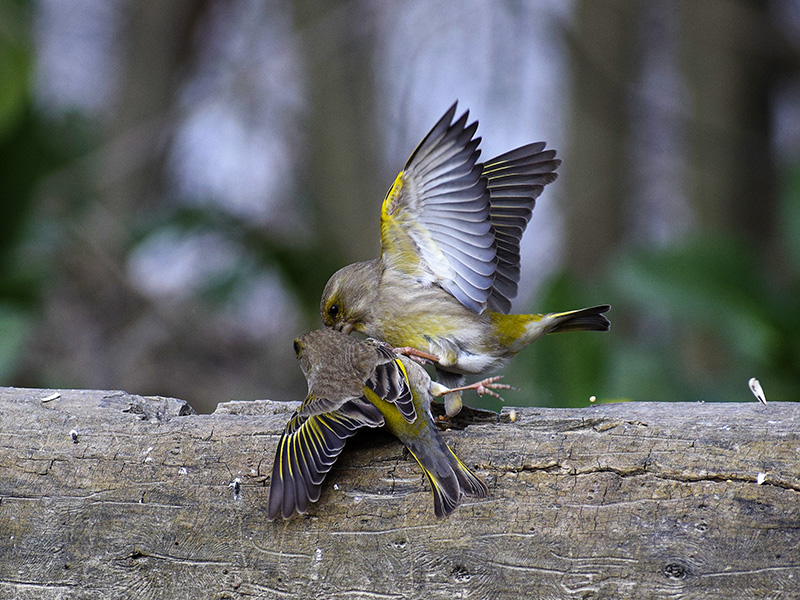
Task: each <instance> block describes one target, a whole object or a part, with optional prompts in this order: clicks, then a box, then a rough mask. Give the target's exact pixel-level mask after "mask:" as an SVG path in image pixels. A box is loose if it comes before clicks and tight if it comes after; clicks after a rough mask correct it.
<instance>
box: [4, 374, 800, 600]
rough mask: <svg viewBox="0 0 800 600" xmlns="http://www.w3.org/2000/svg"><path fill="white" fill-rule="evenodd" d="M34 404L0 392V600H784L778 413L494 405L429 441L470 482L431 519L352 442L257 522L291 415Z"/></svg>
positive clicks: (420, 487) (233, 407) (165, 405)
mask: <svg viewBox="0 0 800 600" xmlns="http://www.w3.org/2000/svg"><path fill="white" fill-rule="evenodd" d="M51 394H52V390H46V391H43V390H28V389H12V388H0V598H25V599H27V598H30V599H34V598H35V599H37V600H38V599H41V598H44V599H56V598H137V599H148V598H170V599H180V598H191V599H193V600H195V599H200V598H290V599H292V598H350V599H352V598H371V599H384V598H385V599H405V598H424V599H426V600H432V599H438V598H446V599H448V600H450V599H452V598H487V599H495V598H514V599H517V598H559V599H562V598H615V599H617V598H648V599H649V598H725V597H727V598H797V597H800V404H775V403H771V404H769V405H767V406H763V405H760V404H758V403H756V402H752V403H749V404H689V403H687V404H644V403H625V404H613V405H602V406H591V407H588V408H585V409H576V410H569V409H518V410H517V420H516V421H515V422H511V420H510V418H509V416H508V412H506V413H504V414H503V416H502V417H501V418H500V420H499V422H497V423H484V424H473V425H470V426H468V427H467V428H466V429H464V430H461V431H455V430H451V431H448V432H446V433H445V434H444V435H445V436H446V438H447V440H448V442H449V443H450V444H451V445H452V447H453V448H454V450H455V451H456V453H457V454H458V455H459V456H460V457H461V458H462V460H464V462H465V463H466V464H468V465H470V466H474V467H476V472H477V473H478V474H479V475H480V476H482V477H483V478H484V479H485V480H486V482H487V484H489V487H490V490H491V496H490V497H489V498H488V499H485V500H481V501H467V502H466V503H464V504H463V505H462V506H461V507H459V509H458V510H457V511H456V512H455V513H454V514H453V515H452V516H451V517H450V518H448V519H444V520H439V519H436V518H435V517H434V516H433V509H432V500H431V496H430V492H429V490H428V488H427V483H425V482H424V481H423V476H422V474H421V472H420V471H419V469H418V468H417V466H416V465H415V463H414V462H413V460H412V459H411V458H410V457H409V456H408V454H407V453H405V452H404V450H403V448H402V446H400V445H399V444H398V443H397V442H395V441H394V440H393V439H392V438H390V437H388V436H386V435H382V434H377V435H372V436H366V437H363V436H362V437H361V438H360V439H359V438H356V439H355V440H354V441H353V443H351V444H349V446H348V448H347V449H346V450H345V452H344V454H343V455H342V457H341V459H340V461H339V463H338V465H337V467H335V468H334V470H333V471H332V472H331V474H330V476H329V477H328V480H327V482H326V487H325V489H324V491H323V494H322V498H321V500H320V502H319V503H318V504H317V505H315V506H314V508H313V510H312V512H311V514H310V515H309V516H306V517H302V518H300V517H298V518H295V519H292V520H290V521H286V522H276V523H268V522H267V520H266V519H265V514H266V506H267V491H268V475H269V474H270V472H271V466H272V458H273V452H274V449H275V444H276V442H277V439H278V435H279V432H280V431H281V429H282V427H283V425H284V423H285V421H286V420H287V417H288V414H287V411H288V410H290V408H291V406H293V405H285V404H282V403H271V402H268V401H264V402H232V403H226V404H222V405H220V407H219V409H218V410H217V412H216V413H215V414H213V415H192V414H190V413H191V412H192V411H191V410H187V408H188V407H187V406H186V405H185V403H183V402H181V401H179V400H171V399H164V398H142V397H137V396H130V395H128V394H125V393H123V392H102V391H75V390H62V391H60V396H59V397H58V398H56V399H52V400H49V401H43V399H47V398H48V397H52V396H51ZM273 413H276V414H273ZM179 415H185V416H179ZM72 430H75V431H76V432H77V442H74V441H73V439H72V437H71V436H70V431H72ZM760 473H763V475H759V474H760ZM237 478H239V480H240V481H241V483H240V485H239V487H238V492H239V493H238V494H236V493H235V492H236V489H237V488H235V486H234V481H235V480H236V479H237ZM762 479H763V481H762ZM759 482H761V483H759Z"/></svg>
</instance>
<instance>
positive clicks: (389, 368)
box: [366, 346, 417, 423]
mask: <svg viewBox="0 0 800 600" xmlns="http://www.w3.org/2000/svg"><path fill="white" fill-rule="evenodd" d="M376 349H377V350H378V354H379V356H380V357H381V360H379V362H378V365H377V366H376V367H375V372H374V373H373V374H372V376H371V377H370V378H369V379H367V382H366V386H367V387H368V388H369V389H370V390H372V391H373V392H374V393H375V394H376V395H377V396H378V397H379V398H380V399H382V400H385V401H386V402H389V403H391V404H394V405H395V406H396V407H397V410H398V411H399V412H400V414H401V415H402V417H403V418H404V419H405V420H406V421H408V422H409V423H413V422H414V421H416V419H417V410H416V408H414V395H413V393H412V391H411V384H410V383H409V380H408V374H407V373H406V368H405V366H404V365H403V362H402V361H401V360H400V358H398V356H397V355H396V354H395V353H394V352H392V351H391V350H389V349H387V348H384V347H382V346H377V347H376Z"/></svg>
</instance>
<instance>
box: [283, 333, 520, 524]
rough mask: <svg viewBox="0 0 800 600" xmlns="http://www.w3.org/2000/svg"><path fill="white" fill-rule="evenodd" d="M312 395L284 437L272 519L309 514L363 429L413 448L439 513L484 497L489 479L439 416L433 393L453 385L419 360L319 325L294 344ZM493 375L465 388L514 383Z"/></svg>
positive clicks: (296, 413) (294, 415)
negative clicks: (467, 461) (458, 451)
mask: <svg viewBox="0 0 800 600" xmlns="http://www.w3.org/2000/svg"><path fill="white" fill-rule="evenodd" d="M294 347H295V352H296V354H297V358H298V360H299V361H300V367H301V368H302V370H303V373H304V374H305V376H306V379H307V380H308V396H306V399H305V400H304V401H303V403H302V404H301V405H300V407H299V408H298V409H297V411H295V413H294V414H293V415H292V417H291V418H290V419H289V422H288V424H287V425H286V429H285V430H284V432H283V435H282V436H281V439H280V441H279V442H278V448H277V451H276V452H275V462H274V464H273V467H272V479H271V481H270V486H269V510H268V518H269V520H270V521H272V520H274V519H276V518H277V517H278V515H281V516H283V518H284V519H288V518H289V517H290V516H291V515H292V514H293V513H294V512H295V511H297V512H299V513H301V514H302V513H305V512H306V511H307V510H308V507H309V504H310V503H311V502H316V501H317V500H318V499H319V496H320V490H321V484H322V481H323V479H324V478H325V475H326V474H327V473H328V471H330V469H331V467H332V466H333V463H334V462H335V461H336V459H337V457H338V456H339V454H340V453H341V452H342V449H343V448H344V445H345V442H346V441H347V439H348V438H349V437H351V436H353V435H355V433H356V432H357V431H358V430H359V429H361V428H364V427H386V429H388V430H389V431H390V432H391V433H392V434H394V435H395V436H396V437H397V438H398V439H399V440H400V441H401V442H403V444H405V446H406V447H407V448H408V449H409V450H410V451H411V454H412V456H413V457H414V458H415V459H416V460H417V462H418V463H419V465H420V467H422V471H423V472H424V473H425V476H426V477H427V478H428V482H429V483H430V486H431V490H432V492H433V508H434V512H435V513H436V516H437V517H442V516H444V515H449V514H450V513H451V512H453V510H455V508H456V506H458V504H459V502H461V499H462V497H463V496H464V495H468V496H476V497H479V498H483V497H485V496H486V495H487V494H488V489H487V488H486V485H485V484H484V483H483V481H481V480H480V479H478V477H477V476H476V475H475V474H474V473H472V471H470V470H469V469H468V468H467V467H466V466H465V465H464V463H462V462H461V461H460V460H458V457H456V455H455V454H454V453H453V451H452V450H451V449H450V448H449V446H448V445H447V444H446V443H445V441H444V440H443V439H442V436H441V434H440V433H439V430H438V429H437V428H436V426H435V425H434V422H433V418H432V416H431V412H430V405H431V401H432V399H433V396H441V395H443V394H447V393H450V392H451V390H450V389H448V388H446V387H444V386H442V385H440V384H438V383H436V382H434V381H432V380H431V378H430V376H428V373H427V372H426V371H425V369H424V368H422V367H421V366H420V365H419V364H417V363H416V362H414V361H413V360H411V359H409V358H407V357H405V356H401V355H397V354H395V353H394V352H393V351H392V350H390V349H388V348H386V347H385V346H383V345H380V344H376V343H373V342H371V341H368V340H360V339H356V338H354V337H350V336H348V335H345V334H344V333H341V332H338V331H335V330H331V329H320V330H316V331H310V332H308V333H306V334H304V335H301V336H300V337H299V338H297V339H296V340H295V342H294ZM496 379H497V378H490V379H487V380H484V381H482V382H480V383H479V384H474V385H473V386H466V387H464V388H462V389H469V388H475V387H477V386H478V385H481V386H484V387H485V388H490V389H491V388H507V387H508V386H506V385H503V384H498V383H495V380H496Z"/></svg>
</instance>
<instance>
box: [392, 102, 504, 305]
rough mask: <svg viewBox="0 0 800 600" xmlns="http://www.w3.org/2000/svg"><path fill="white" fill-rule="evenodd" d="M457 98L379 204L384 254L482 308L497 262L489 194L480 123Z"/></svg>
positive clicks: (400, 266)
mask: <svg viewBox="0 0 800 600" xmlns="http://www.w3.org/2000/svg"><path fill="white" fill-rule="evenodd" d="M455 113H456V105H455V104H453V106H452V107H450V110H448V111H447V113H445V115H444V116H443V117H442V118H441V119H440V120H439V122H438V123H436V125H434V127H433V129H431V131H430V132H429V133H428V135H427V136H425V138H424V139H423V140H422V142H421V143H420V144H419V146H417V149H416V150H414V152H413V153H412V155H411V158H409V159H408V162H407V163H406V166H405V168H404V169H403V171H401V172H400V174H399V175H398V176H397V179H396V180H395V182H394V184H393V185H392V188H391V189H390V190H389V192H388V194H387V195H386V198H385V200H384V201H383V206H382V208H381V257H382V260H383V264H384V267H385V268H390V269H397V270H399V271H402V272H404V273H407V274H409V275H412V276H415V277H417V278H419V279H420V280H421V281H426V282H428V283H438V284H439V285H441V286H442V287H443V288H444V289H446V290H447V291H448V292H450V293H451V294H452V295H453V296H454V297H455V298H457V299H458V300H459V302H461V303H462V304H463V305H464V306H467V307H468V308H470V309H472V310H474V311H475V312H479V313H480V312H482V311H483V310H484V309H485V308H486V306H487V303H488V301H489V297H490V296H491V294H492V282H493V280H494V275H495V267H496V260H495V259H496V256H495V255H496V249H495V244H494V233H493V231H492V225H491V223H490V221H489V213H490V196H489V192H488V190H487V180H486V178H485V177H482V176H481V165H480V164H478V163H477V160H478V157H479V156H480V150H478V144H479V143H480V138H475V137H473V136H474V135H475V131H476V129H477V127H478V123H477V122H474V123H472V124H471V125H467V124H466V123H467V118H468V116H469V112H466V113H464V114H463V115H462V116H461V117H460V118H459V119H458V120H457V121H455V122H453V118H454V117H455Z"/></svg>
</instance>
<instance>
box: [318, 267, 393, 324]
mask: <svg viewBox="0 0 800 600" xmlns="http://www.w3.org/2000/svg"><path fill="white" fill-rule="evenodd" d="M379 283H380V267H379V265H378V261H367V262H360V263H353V264H352V265H347V266H346V267H344V268H342V269H339V270H338V271H336V273H334V274H333V276H332V277H331V278H330V279H329V280H328V284H327V285H326V286H325V290H324V291H323V292H322V300H321V301H320V304H319V309H320V313H321V316H322V321H323V322H324V323H325V326H326V327H332V328H333V329H337V330H339V331H342V332H344V333H350V332H351V331H353V330H355V331H360V332H362V333H367V334H368V335H369V328H370V324H371V321H372V307H373V303H374V300H375V296H376V293H377V289H378V285H379Z"/></svg>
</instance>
